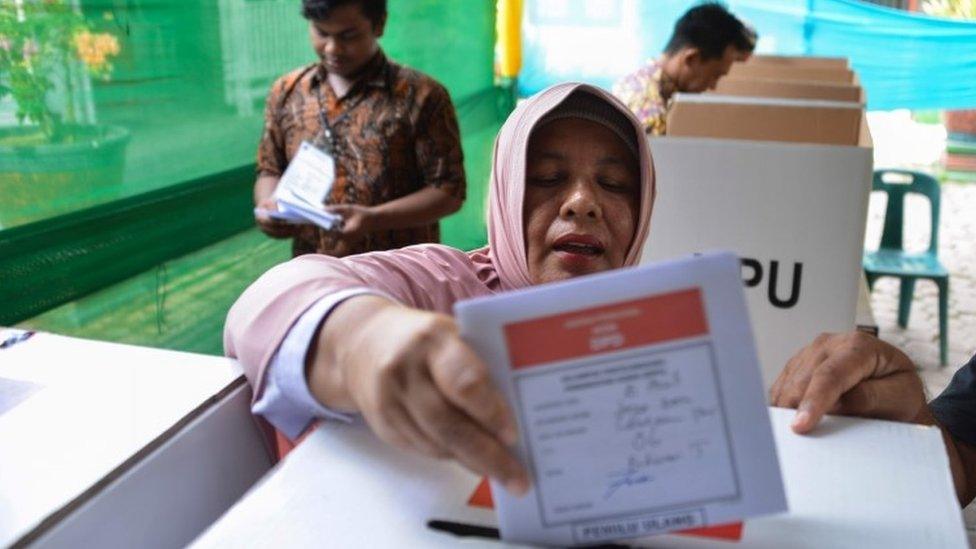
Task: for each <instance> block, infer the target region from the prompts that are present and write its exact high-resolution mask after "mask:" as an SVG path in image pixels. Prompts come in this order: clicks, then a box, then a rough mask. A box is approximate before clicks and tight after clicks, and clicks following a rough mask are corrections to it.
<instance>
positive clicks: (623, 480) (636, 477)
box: [603, 469, 654, 499]
mask: <svg viewBox="0 0 976 549" xmlns="http://www.w3.org/2000/svg"><path fill="white" fill-rule="evenodd" d="M610 476H614V477H620V478H618V479H616V480H614V481H612V482H611V483H610V484H609V485H608V486H607V491H606V493H604V494H603V499H610V497H611V496H613V495H614V494H615V493H617V491H618V490H620V489H621V488H624V487H625V486H637V485H639V484H647V483H649V482H652V481H653V480H654V477H652V476H651V475H649V474H647V473H639V472H638V471H635V470H633V469H631V470H629V471H623V472H616V473H611V474H610Z"/></svg>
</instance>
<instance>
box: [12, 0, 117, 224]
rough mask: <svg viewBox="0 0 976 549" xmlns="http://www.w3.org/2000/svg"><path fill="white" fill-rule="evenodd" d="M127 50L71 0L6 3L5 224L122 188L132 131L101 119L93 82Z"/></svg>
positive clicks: (78, 204) (82, 204) (74, 205)
mask: <svg viewBox="0 0 976 549" xmlns="http://www.w3.org/2000/svg"><path fill="white" fill-rule="evenodd" d="M118 53H119V43H118V40H117V39H116V37H115V36H114V35H112V34H111V33H108V32H97V31H96V30H95V28H94V26H93V24H92V23H91V22H90V21H89V20H87V19H86V18H85V17H84V16H83V15H82V13H81V12H80V11H79V10H78V9H77V8H76V7H74V6H73V5H71V4H69V3H68V2H66V1H65V0H0V114H2V113H3V112H4V111H6V113H7V114H8V118H13V120H8V122H7V123H6V125H0V228H3V227H10V226H13V225H19V224H22V223H25V222H28V221H33V220H37V219H42V218H46V217H50V216H53V215H57V214H61V213H65V212H67V211H71V210H76V209H79V208H82V207H86V206H90V205H92V204H94V203H96V202H101V201H104V200H106V199H108V198H111V197H113V196H114V195H115V194H117V192H118V189H119V187H120V186H121V183H122V171H123V168H124V163H125V147H126V144H127V143H128V141H129V132H128V130H126V129H125V128H121V127H118V126H108V125H100V124H97V123H95V119H94V107H93V104H92V100H91V92H90V80H89V79H90V78H92V77H94V78H103V79H106V78H108V76H109V74H110V73H111V70H112V65H111V60H112V58H113V57H115V56H116V55H118ZM11 111H12V114H13V116H12V117H10V116H9V114H10V113H11Z"/></svg>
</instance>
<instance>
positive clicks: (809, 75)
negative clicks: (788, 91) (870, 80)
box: [729, 63, 858, 84]
mask: <svg viewBox="0 0 976 549" xmlns="http://www.w3.org/2000/svg"><path fill="white" fill-rule="evenodd" d="M729 76H732V77H736V78H739V77H745V78H776V79H780V80H811V81H821V82H835V83H841V84H852V83H853V84H857V83H858V79H857V76H856V75H855V74H854V72H853V71H852V70H851V69H849V68H846V67H830V66H827V67H824V66H806V65H790V64H771V63H734V64H733V65H732V68H731V70H729Z"/></svg>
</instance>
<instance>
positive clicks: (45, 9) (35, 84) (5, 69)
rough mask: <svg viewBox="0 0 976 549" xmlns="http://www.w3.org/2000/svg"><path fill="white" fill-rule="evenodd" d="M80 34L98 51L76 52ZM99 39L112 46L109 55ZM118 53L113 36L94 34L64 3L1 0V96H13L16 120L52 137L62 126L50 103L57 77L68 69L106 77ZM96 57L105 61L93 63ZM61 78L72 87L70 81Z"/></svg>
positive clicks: (49, 0) (56, 0)
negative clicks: (78, 69)
mask: <svg viewBox="0 0 976 549" xmlns="http://www.w3.org/2000/svg"><path fill="white" fill-rule="evenodd" d="M79 35H85V36H87V37H91V43H93V44H95V46H96V48H95V49H94V50H93V48H92V47H91V46H90V47H88V48H87V50H88V51H86V56H82V55H81V52H79V51H78V45H79V43H80V42H78V41H77V37H78V36H79ZM99 37H102V38H101V39H102V40H103V41H107V42H109V43H110V44H109V46H111V43H114V49H112V48H111V47H110V48H109V51H108V55H105V53H104V50H105V49H106V48H105V47H101V48H100V49H98V46H102V42H97V39H98V38H99ZM117 53H118V43H117V42H116V41H115V38H114V36H112V35H110V34H104V35H92V34H91V25H90V24H89V23H88V21H87V20H86V19H85V18H84V17H83V16H82V14H81V13H80V12H78V11H75V9H74V8H72V6H70V5H69V4H68V3H67V2H66V1H65V0H24V1H23V2H21V3H20V4H19V5H17V3H15V2H14V1H13V0H0V98H3V97H6V96H8V95H9V96H11V97H13V100H14V102H15V103H16V105H17V111H16V116H17V119H18V120H19V121H20V122H21V123H22V124H23V123H32V124H37V125H38V126H40V127H41V129H42V130H43V131H44V133H45V134H46V135H48V136H52V135H54V133H55V131H56V129H57V125H58V124H59V123H60V120H59V118H60V117H59V116H57V115H56V114H55V111H54V110H53V109H52V108H51V105H49V102H48V99H49V98H48V92H49V91H50V90H51V89H52V87H53V84H52V78H53V77H54V75H55V74H61V75H64V74H66V73H67V72H68V70H69V67H70V66H72V65H75V66H79V65H80V66H81V67H83V68H84V69H85V70H86V71H88V72H89V73H92V74H94V75H95V76H99V77H105V76H107V75H108V70H110V68H111V65H109V64H108V63H107V62H106V59H107V57H110V56H111V55H115V54H117ZM79 59H80V60H79ZM92 59H94V60H96V61H102V62H101V63H100V64H98V65H93V64H92V63H90V62H89V61H91V60H92ZM83 61H84V62H83ZM60 80H62V81H63V82H65V84H66V86H68V87H69V88H70V85H71V81H70V78H64V77H63V76H62V77H61V78H60ZM70 92H71V90H70V89H69V90H68V94H69V95H70ZM69 101H70V99H69ZM68 112H69V113H70V112H71V109H68Z"/></svg>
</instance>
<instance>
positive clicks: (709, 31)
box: [613, 3, 756, 135]
mask: <svg viewBox="0 0 976 549" xmlns="http://www.w3.org/2000/svg"><path fill="white" fill-rule="evenodd" d="M755 45H756V33H755V31H754V30H753V29H752V28H751V27H748V26H746V25H744V24H743V23H742V21H740V20H739V19H737V18H736V17H735V16H734V15H732V14H731V13H729V12H728V10H726V9H725V8H724V7H723V6H722V5H720V4H713V3H708V4H702V5H700V6H696V7H694V8H691V9H690V10H688V11H687V12H686V13H685V14H684V15H682V16H681V18H680V19H678V22H677V23H675V26H674V32H673V33H672V35H671V39H670V40H669V41H668V44H667V46H666V47H665V48H664V53H663V54H662V55H661V57H659V58H658V59H654V60H651V61H650V62H649V63H648V64H647V65H645V66H643V67H641V68H640V69H638V70H637V71H636V72H634V73H632V74H629V75H627V76H625V77H624V78H622V79H620V80H619V81H618V82H617V83H616V84H615V85H614V87H613V93H614V95H616V96H617V97H619V98H620V100H621V101H623V102H624V103H626V104H627V106H628V107H629V108H630V110H631V111H633V113H634V114H635V115H636V116H637V118H638V119H639V120H640V121H641V123H643V125H644V131H646V132H647V133H648V134H649V135H664V134H665V133H666V132H667V121H666V119H667V114H668V109H669V108H670V106H671V97H672V95H674V93H675V92H686V93H700V92H703V91H705V90H710V89H714V88H715V85H716V84H717V83H718V81H719V79H720V78H722V77H723V76H725V75H726V74H727V73H728V72H729V69H730V68H731V67H732V63H733V62H734V61H744V60H745V59H746V58H748V56H749V55H750V54H751V53H752V50H753V48H754V47H755Z"/></svg>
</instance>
